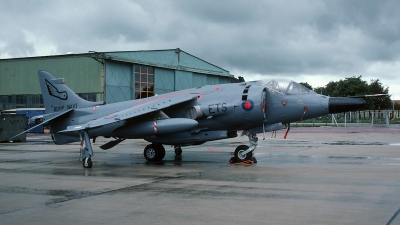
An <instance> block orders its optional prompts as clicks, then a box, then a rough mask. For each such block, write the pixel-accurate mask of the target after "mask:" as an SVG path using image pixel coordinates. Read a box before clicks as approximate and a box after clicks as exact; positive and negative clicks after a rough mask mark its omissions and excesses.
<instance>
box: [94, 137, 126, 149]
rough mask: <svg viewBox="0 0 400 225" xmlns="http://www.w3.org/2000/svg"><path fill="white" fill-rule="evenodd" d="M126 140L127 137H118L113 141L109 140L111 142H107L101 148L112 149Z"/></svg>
mask: <svg viewBox="0 0 400 225" xmlns="http://www.w3.org/2000/svg"><path fill="white" fill-rule="evenodd" d="M124 140H125V139H123V138H122V139H121V138H118V139H115V140H112V141H109V142H107V143H105V144H104V145H102V146H100V148H101V149H103V150H107V149H110V148H112V147H114V146H116V145H117V144H119V143H121V142H122V141H124Z"/></svg>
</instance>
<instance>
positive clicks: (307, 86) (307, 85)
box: [299, 82, 313, 90]
mask: <svg viewBox="0 0 400 225" xmlns="http://www.w3.org/2000/svg"><path fill="white" fill-rule="evenodd" d="M299 84H301V85H303V86H304V87H306V88H308V89H310V90H312V89H313V88H312V86H311V85H310V84H309V83H307V82H305V83H304V82H300V83H299Z"/></svg>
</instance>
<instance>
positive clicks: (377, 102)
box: [369, 79, 392, 110]
mask: <svg viewBox="0 0 400 225" xmlns="http://www.w3.org/2000/svg"><path fill="white" fill-rule="evenodd" d="M369 90H370V94H386V95H385V96H379V97H373V98H371V101H370V102H371V104H372V108H373V109H378V110H379V109H391V108H392V101H391V100H390V95H388V93H389V88H388V87H387V88H384V86H382V83H381V82H380V81H379V79H376V80H373V79H371V83H370V84H369Z"/></svg>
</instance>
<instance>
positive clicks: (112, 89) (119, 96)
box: [106, 60, 135, 103]
mask: <svg viewBox="0 0 400 225" xmlns="http://www.w3.org/2000/svg"><path fill="white" fill-rule="evenodd" d="M133 66H134V65H132V64H130V63H120V62H114V61H108V60H107V61H106V102H107V103H115V102H122V101H128V100H131V99H134V97H133V93H134V89H133V88H134V87H133V85H134V83H135V80H133Z"/></svg>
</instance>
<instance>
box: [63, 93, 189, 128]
mask: <svg viewBox="0 0 400 225" xmlns="http://www.w3.org/2000/svg"><path fill="white" fill-rule="evenodd" d="M194 99H196V96H193V95H185V96H176V97H172V98H169V99H166V98H160V99H157V98H156V99H155V100H152V99H149V100H148V101H147V102H146V101H144V102H143V103H139V105H136V106H133V107H130V108H127V109H124V110H121V111H118V112H115V113H113V114H110V115H108V116H103V117H101V118H98V119H96V120H92V121H90V122H88V123H84V124H79V125H73V126H68V127H67V129H65V130H61V131H59V132H58V133H63V132H74V131H80V130H90V129H94V128H98V127H101V126H104V125H107V124H112V123H115V122H118V121H121V120H122V121H123V120H128V119H131V118H134V117H138V116H141V115H145V114H148V113H152V112H155V111H159V110H162V109H165V108H168V107H171V106H173V105H177V104H180V103H184V102H189V101H192V100H194Z"/></svg>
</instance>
